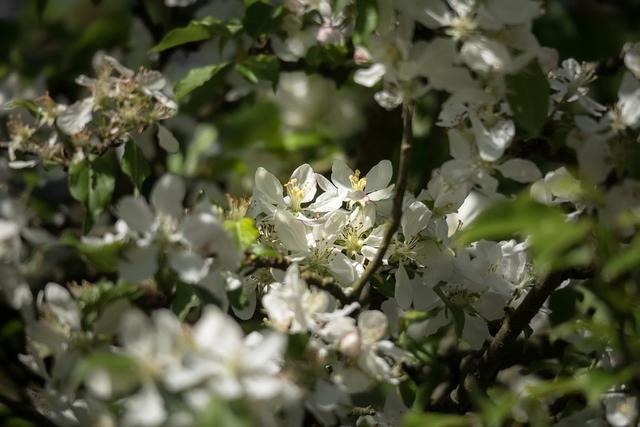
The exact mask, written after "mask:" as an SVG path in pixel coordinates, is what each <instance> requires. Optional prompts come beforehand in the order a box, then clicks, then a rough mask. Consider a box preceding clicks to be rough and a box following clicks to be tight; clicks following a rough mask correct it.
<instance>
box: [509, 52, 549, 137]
mask: <svg viewBox="0 0 640 427" xmlns="http://www.w3.org/2000/svg"><path fill="white" fill-rule="evenodd" d="M505 81H506V84H507V100H508V101H509V105H510V106H511V110H512V111H513V115H514V118H515V122H516V124H517V125H518V126H519V127H520V128H521V129H524V130H525V131H526V132H528V133H529V134H530V135H531V136H536V135H538V134H540V131H542V128H543V127H544V123H545V121H546V119H547V113H548V110H549V82H548V81H547V77H546V76H545V74H544V71H542V68H541V67H540V64H539V63H538V60H537V59H534V60H533V61H531V62H530V63H529V64H528V65H527V66H526V67H525V68H523V69H522V70H521V71H520V72H518V73H517V74H512V75H507V76H506V78H505Z"/></svg>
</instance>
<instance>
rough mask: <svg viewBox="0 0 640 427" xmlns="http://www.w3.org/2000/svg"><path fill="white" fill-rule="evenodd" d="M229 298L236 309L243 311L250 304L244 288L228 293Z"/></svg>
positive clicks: (240, 287)
mask: <svg viewBox="0 0 640 427" xmlns="http://www.w3.org/2000/svg"><path fill="white" fill-rule="evenodd" d="M227 296H228V297H229V302H230V303H231V305H232V306H233V307H235V308H236V309H243V308H245V307H246V306H247V305H248V304H249V297H247V294H246V293H245V292H244V287H242V286H239V287H237V288H236V289H233V290H231V291H229V292H227Z"/></svg>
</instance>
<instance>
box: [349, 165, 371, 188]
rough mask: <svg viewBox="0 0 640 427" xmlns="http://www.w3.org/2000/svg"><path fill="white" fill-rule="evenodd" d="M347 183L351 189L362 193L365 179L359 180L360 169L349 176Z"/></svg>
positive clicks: (365, 182) (365, 183)
mask: <svg viewBox="0 0 640 427" xmlns="http://www.w3.org/2000/svg"><path fill="white" fill-rule="evenodd" d="M349 181H350V182H351V188H353V189H354V190H356V191H364V188H365V187H366V186H367V178H366V177H365V178H360V169H356V171H355V172H354V173H353V175H349Z"/></svg>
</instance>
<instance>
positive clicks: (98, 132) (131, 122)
mask: <svg viewBox="0 0 640 427" xmlns="http://www.w3.org/2000/svg"><path fill="white" fill-rule="evenodd" d="M94 66H95V71H96V77H95V78H92V77H87V76H85V75H81V76H79V77H78V78H77V79H76V83H78V84H79V85H81V86H84V87H85V88H87V89H88V90H89V92H90V94H89V96H88V97H86V98H84V99H82V100H79V101H76V102H74V103H73V104H71V105H64V104H57V103H56V102H55V101H54V100H53V99H52V98H50V97H49V96H48V95H45V96H42V97H40V98H38V99H36V100H35V101H34V102H32V103H31V102H29V103H28V106H29V109H30V110H32V111H33V112H34V113H35V122H34V123H32V124H29V123H25V122H24V121H23V120H22V119H21V118H20V117H19V116H14V117H13V118H12V120H10V121H9V124H8V127H9V133H10V137H11V142H10V143H9V158H10V159H11V160H12V163H11V166H13V167H15V168H23V167H30V166H33V165H34V164H35V160H17V157H16V154H17V153H30V154H36V155H38V157H39V158H41V159H42V160H45V161H50V162H53V163H63V164H66V163H68V162H69V160H70V159H71V158H73V157H74V155H75V154H76V152H84V153H86V154H90V153H94V154H96V153H97V154H102V153H104V152H105V151H106V150H107V149H108V148H110V147H113V146H117V145H121V144H123V143H124V142H126V141H127V140H128V139H130V138H131V135H132V134H135V133H136V132H142V131H143V130H144V129H145V128H146V127H147V126H150V125H152V124H155V123H157V122H158V121H160V120H164V119H167V118H169V117H171V116H173V115H175V113H176V111H177V108H178V105H177V104H176V102H175V100H174V99H173V90H172V88H171V86H170V85H169V83H168V82H167V80H166V79H165V78H164V77H163V76H162V74H161V73H160V72H158V71H152V70H146V69H140V70H139V71H138V72H134V71H133V70H130V69H128V68H127V67H125V66H123V65H122V64H120V63H119V62H118V61H117V60H116V59H115V58H112V57H110V56H107V55H97V56H96V58H95V60H94Z"/></svg>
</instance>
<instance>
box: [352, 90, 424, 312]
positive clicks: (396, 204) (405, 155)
mask: <svg viewBox="0 0 640 427" xmlns="http://www.w3.org/2000/svg"><path fill="white" fill-rule="evenodd" d="M412 123H413V104H412V103H411V102H410V101H405V103H404V104H403V105H402V141H401V143H400V165H399V167H398V176H397V178H396V188H395V190H396V193H395V196H394V198H393V209H392V211H391V218H390V220H389V222H388V223H387V227H386V230H385V234H384V237H383V238H382V244H381V245H380V248H379V249H378V252H376V256H375V257H374V258H373V259H372V260H371V261H370V262H369V264H368V265H367V268H366V269H365V270H364V273H363V274H362V276H360V277H359V278H358V279H356V281H355V282H354V283H353V285H352V291H351V298H352V299H357V300H359V301H360V302H364V301H363V300H364V299H366V292H363V290H364V287H365V285H366V284H367V282H368V281H369V279H371V276H373V274H374V273H375V272H376V271H377V270H378V268H380V265H381V264H382V259H383V258H384V256H385V254H386V253H387V249H389V245H390V244H391V239H392V238H393V235H394V234H395V232H396V231H398V228H399V227H400V220H401V219H402V202H403V200H404V193H405V192H406V190H407V181H408V178H409V164H410V155H411V150H412V148H413V132H412Z"/></svg>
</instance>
